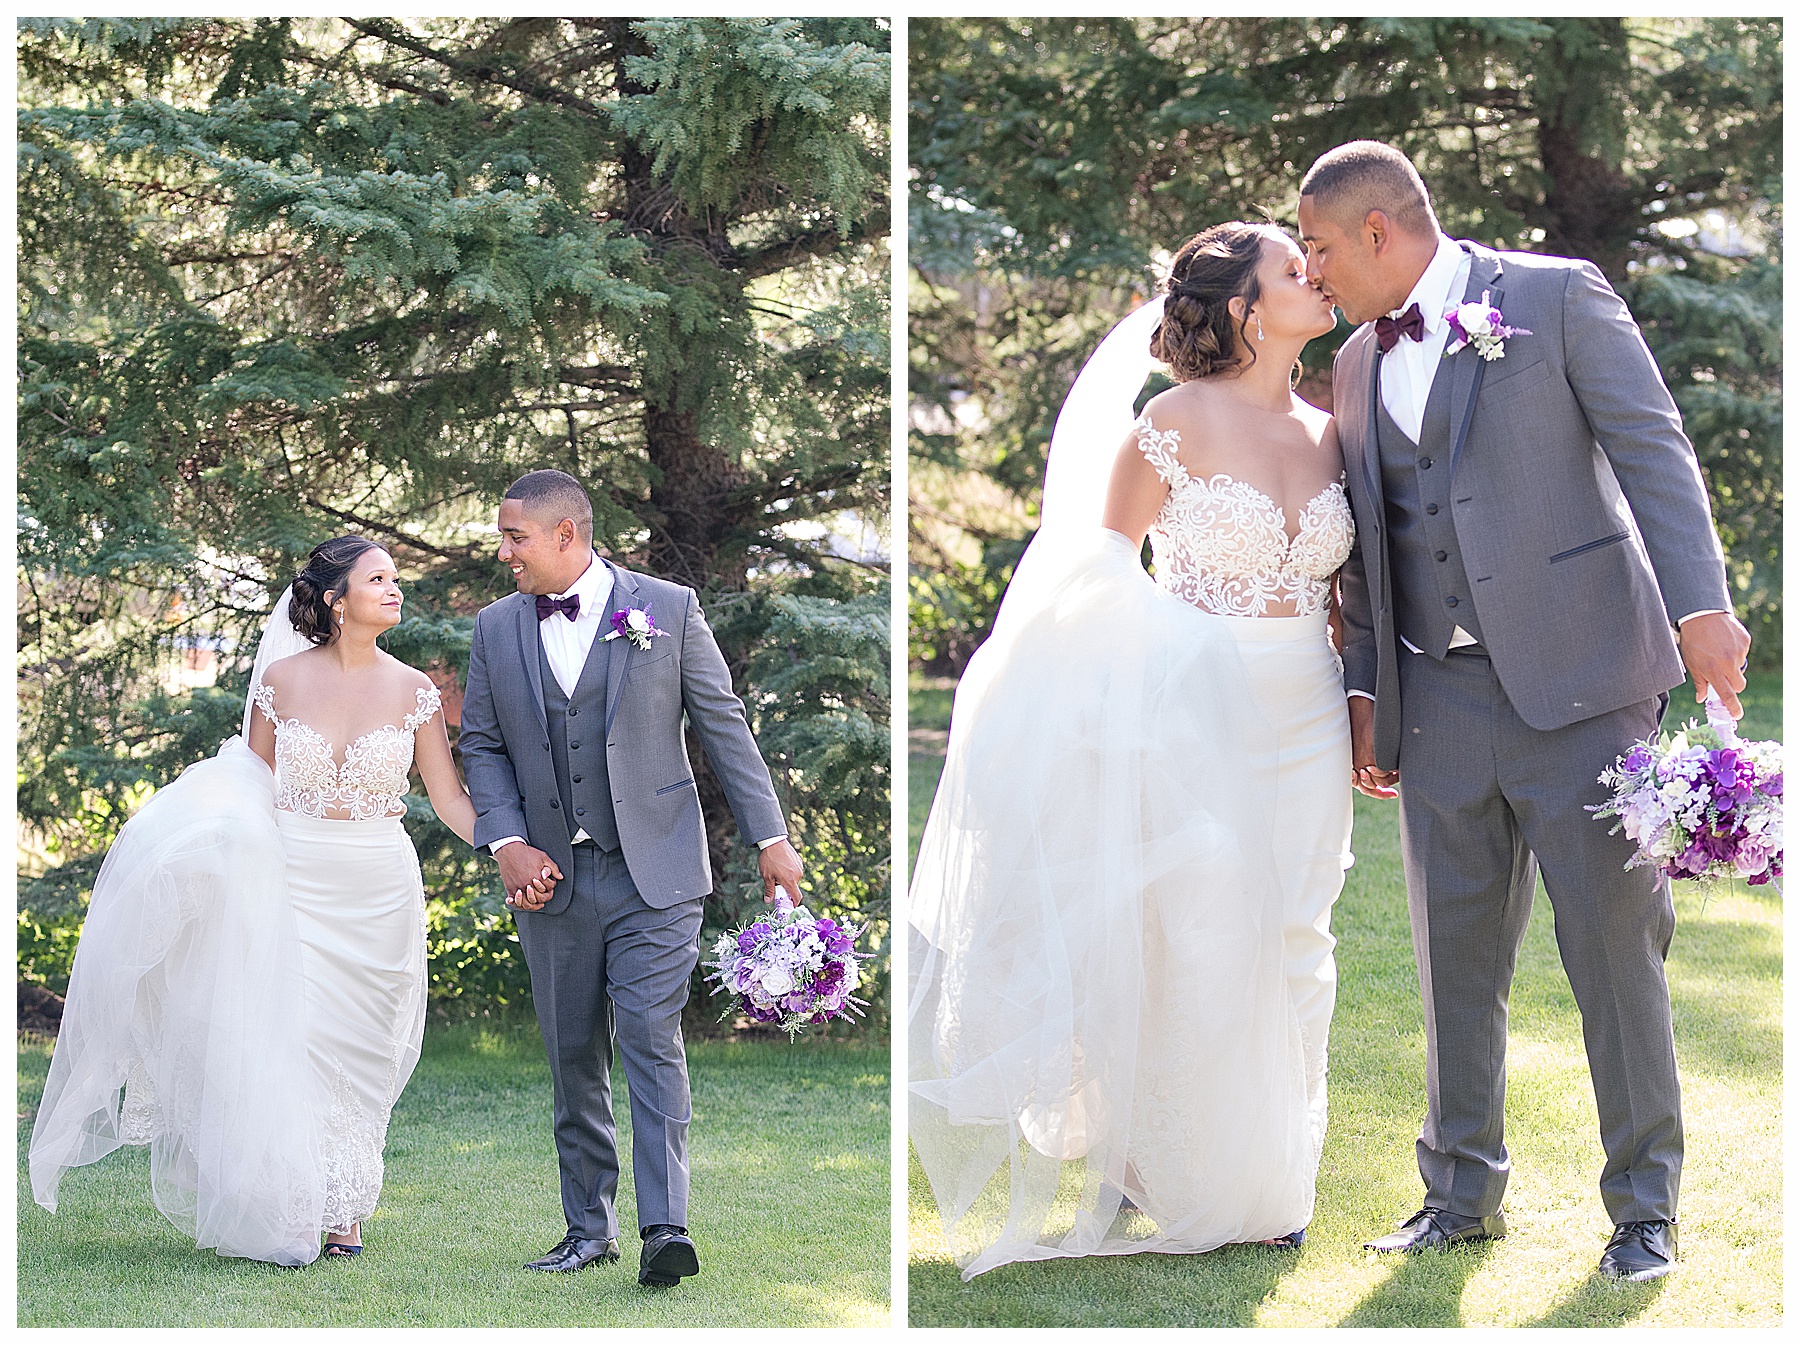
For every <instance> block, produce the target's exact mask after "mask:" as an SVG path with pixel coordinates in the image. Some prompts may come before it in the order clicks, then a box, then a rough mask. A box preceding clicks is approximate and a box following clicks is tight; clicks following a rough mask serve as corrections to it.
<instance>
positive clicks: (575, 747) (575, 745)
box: [569, 743, 581, 752]
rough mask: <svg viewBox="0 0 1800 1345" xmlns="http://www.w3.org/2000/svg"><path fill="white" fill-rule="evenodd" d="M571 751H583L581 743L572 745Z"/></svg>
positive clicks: (570, 746)
mask: <svg viewBox="0 0 1800 1345" xmlns="http://www.w3.org/2000/svg"><path fill="white" fill-rule="evenodd" d="M569 750H570V751H571V752H579V751H580V750H581V744H580V743H570V744H569Z"/></svg>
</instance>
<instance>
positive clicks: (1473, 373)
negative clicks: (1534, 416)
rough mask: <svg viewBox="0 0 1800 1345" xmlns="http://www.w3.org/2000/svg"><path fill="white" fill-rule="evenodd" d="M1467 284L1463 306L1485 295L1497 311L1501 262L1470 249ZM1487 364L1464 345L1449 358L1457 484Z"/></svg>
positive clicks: (1452, 470)
mask: <svg viewBox="0 0 1800 1345" xmlns="http://www.w3.org/2000/svg"><path fill="white" fill-rule="evenodd" d="M1469 254H1470V264H1469V283H1468V284H1467V285H1466V286H1464V288H1463V296H1462V302H1464V303H1475V302H1478V301H1479V300H1480V298H1481V296H1482V293H1483V292H1484V291H1485V292H1486V293H1487V296H1488V303H1489V304H1490V305H1492V306H1493V307H1495V308H1498V307H1500V294H1501V290H1500V281H1501V275H1502V272H1501V267H1500V259H1499V258H1498V257H1496V256H1495V255H1494V254H1493V253H1491V252H1489V251H1487V250H1486V249H1485V248H1470V249H1469ZM1487 365H1488V362H1487V361H1486V360H1484V359H1482V358H1481V354H1480V352H1478V351H1477V350H1476V349H1475V347H1474V346H1473V345H1466V346H1464V347H1463V348H1462V349H1461V350H1459V351H1457V352H1456V354H1454V355H1452V356H1451V357H1450V375H1451V382H1450V414H1451V416H1452V420H1451V422H1450V479H1451V480H1452V481H1455V480H1456V465H1457V463H1459V462H1460V461H1461V460H1462V450H1463V440H1465V439H1467V438H1468V437H1469V422H1470V421H1471V420H1473V419H1474V417H1475V398H1476V397H1477V396H1479V395H1480V393H1481V377H1482V375H1483V373H1485V372H1486V370H1487Z"/></svg>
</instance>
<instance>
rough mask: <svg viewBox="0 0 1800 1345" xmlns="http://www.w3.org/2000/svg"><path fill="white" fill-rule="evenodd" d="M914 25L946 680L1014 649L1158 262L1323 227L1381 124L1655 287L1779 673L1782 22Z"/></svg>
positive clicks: (1470, 202) (914, 236)
mask: <svg viewBox="0 0 1800 1345" xmlns="http://www.w3.org/2000/svg"><path fill="white" fill-rule="evenodd" d="M910 34H911V36H910V61H911V66H912V71H911V85H910V95H911V98H910V113H909V116H910V124H911V135H910V144H911V156H912V160H913V164H914V167H915V173H914V177H913V191H912V198H911V201H910V202H909V219H910V256H911V258H912V261H913V265H914V275H913V279H912V303H911V305H910V312H909V321H910V324H911V330H910V337H911V340H910V360H911V376H912V393H911V395H912V416H911V420H912V424H913V426H914V432H913V437H912V443H911V451H912V455H913V460H914V462H915V464H916V465H915V471H914V474H913V482H914V485H913V491H914V498H913V500H912V501H911V505H912V508H911V518H912V535H911V538H910V553H911V555H912V557H913V566H914V575H913V579H914V582H913V606H914V609H915V618H914V621H913V626H912V629H913V630H914V631H915V632H916V633H917V635H916V636H915V643H914V645H913V647H912V648H911V650H910V651H909V652H910V655H911V657H912V658H913V660H914V661H915V663H916V664H918V665H919V666H926V667H929V668H931V669H932V670H933V671H936V672H956V671H959V670H960V668H961V666H962V661H963V660H965V659H966V657H967V653H968V651H970V650H972V649H973V648H974V647H975V646H976V645H978V644H979V643H980V641H981V639H982V638H984V637H985V635H986V633H987V629H988V627H989V625H990V624H991V622H992V616H993V601H990V600H989V598H988V597H987V596H985V595H992V598H993V599H996V600H997V596H998V592H999V589H1000V587H1001V582H1000V581H1001V579H1002V577H1003V574H1004V571H1005V569H1006V568H1007V567H1009V566H1010V564H1011V563H1012V561H1013V559H1014V558H1015V557H1016V548H1017V546H1018V544H1019V543H1021V542H1022V541H1023V540H1025V539H1026V538H1028V537H1029V535H1030V532H1031V530H1032V528H1033V526H1034V525H1035V509H1036V501H1037V491H1038V487H1039V483H1040V482H1041V480H1042V474H1043V459H1044V453H1045V451H1046V449H1047V447H1048V444H1049V439H1050V431H1051V428H1052V425H1053V423H1054V418H1055V413H1056V409H1057V407H1058V406H1059V405H1060V403H1061V401H1062V398H1063V395H1064V394H1065V393H1066V391H1067V389H1068V386H1069V384H1070V382H1071V381H1072V380H1073V378H1074V375H1075V373H1076V371H1077V370H1078V369H1079V367H1080V363H1081V361H1082V360H1083V359H1085V358H1086V356H1087V354H1088V353H1089V352H1090V351H1091V350H1092V349H1093V347H1094V345H1095V344H1096V343H1097V342H1098V340H1099V338H1100V336H1101V335H1102V334H1103V333H1104V332H1105V330H1106V329H1107V328H1109V327H1110V326H1111V325H1112V324H1113V323H1114V322H1115V321H1117V319H1118V318H1119V317H1121V316H1123V314H1124V313H1125V312H1126V311H1128V310H1129V309H1130V308H1131V307H1132V306H1133V305H1134V304H1136V303H1137V302H1139V301H1140V299H1141V298H1142V297H1143V296H1146V295H1148V294H1149V293H1150V292H1151V290H1152V288H1153V286H1154V283H1155V278H1156V272H1155V268H1156V263H1157V259H1158V258H1159V257H1162V258H1164V259H1165V260H1166V256H1167V254H1169V253H1171V252H1173V251H1174V250H1175V249H1176V248H1177V247H1178V246H1179V244H1180V243H1181V241H1182V240H1183V239H1185V238H1187V237H1188V236H1190V235H1191V234H1193V233H1195V232H1197V231H1199V230H1201V229H1203V228H1206V227H1207V226H1209V225H1212V224H1215V223H1218V222H1220V221H1222V220H1228V219H1239V218H1259V217H1262V216H1263V215H1265V214H1266V215H1268V216H1271V217H1273V218H1274V219H1276V220H1277V221H1278V222H1281V223H1283V224H1285V225H1286V226H1288V227H1289V228H1290V229H1291V228H1292V227H1293V226H1294V223H1295V220H1294V211H1295V209H1296V206H1297V194H1298V189H1299V181H1300V177H1301V176H1302V175H1303V174H1304V173H1305V171H1306V169H1307V167H1308V166H1309V165H1310V164H1311V163H1312V161H1313V159H1314V158H1315V157H1317V155H1319V154H1320V153H1322V152H1323V151H1325V150H1326V149H1329V148H1331V147H1332V146H1333V145H1336V144H1340V143H1342V142H1343V141H1346V140H1351V139H1355V138H1358V137H1365V136H1366V137H1371V138H1375V139H1381V140H1385V141H1387V142H1389V143H1391V144H1394V145H1396V146H1398V147H1399V148H1401V149H1402V150H1404V151H1405V152H1406V153H1407V154H1408V155H1410V156H1411V157H1412V159H1413V161H1414V162H1415V163H1416V164H1417V165H1418V167H1419V170H1420V171H1421V173H1423V174H1424V176H1425V178H1426V180H1427V182H1428V183H1429V184H1430V186H1431V189H1432V194H1433V200H1434V203H1435V204H1436V207H1437V210H1438V214H1439V217H1440V219H1441V221H1442V223H1443V225H1444V228H1445V230H1446V231H1447V232H1449V233H1450V234H1452V235H1453V236H1458V237H1471V238H1476V239H1479V240H1481V241H1483V242H1485V243H1490V244H1494V245H1497V246H1500V247H1506V248H1524V249H1529V250H1535V251H1542V252H1549V253H1555V254H1558V255H1563V256H1578V257H1586V258H1589V259H1591V260H1593V261H1594V262H1595V263H1596V264H1597V265H1599V266H1600V267H1601V269H1602V270H1603V271H1605V273H1606V274H1607V276H1608V278H1609V279H1610V280H1611V281H1612V283H1613V285H1614V286H1615V287H1616V288H1618V289H1619V291H1620V292H1621V293H1622V294H1623V295H1624V296H1625V298H1626V299H1627V301H1628V302H1629V303H1630V304H1631V305H1632V307H1633V310H1634V312H1635V313H1636V314H1637V316H1638V317H1639V319H1640V320H1641V321H1642V323H1643V325H1644V329H1645V335H1646V338H1647V339H1648V341H1649V342H1650V345H1651V348H1652V350H1653V351H1654V353H1655V354H1656V356H1657V359H1658V361H1659V363H1660V364H1661V367H1662V370H1663V374H1664V377H1665V378H1666V379H1667V381H1668V383H1669V385H1670V387H1671V389H1672V390H1673V391H1674V393H1675V396H1676V398H1677V401H1678V402H1679V403H1680V404H1681V407H1682V410H1683V411H1684V413H1685V414H1686V415H1687V417H1688V429H1689V432H1690V434H1691V435H1692V437H1693V438H1694V440H1695V445H1696V448H1697V450H1698V451H1699V454H1700V458H1701V463H1702V466H1703V469H1704V470H1705V473H1706V476H1707V481H1708V484H1709V486H1710V487H1711V489H1712V494H1713V503H1714V508H1715V513H1716V516H1717V518H1718V521H1719V526H1720V532H1721V534H1722V536H1723V537H1724V540H1725V542H1726V545H1727V546H1728V548H1729V549H1730V553H1731V559H1732V567H1733V582H1734V584H1735V585H1736V596H1737V601H1738V606H1739V612H1740V615H1742V616H1743V617H1744V618H1745V620H1746V621H1747V622H1748V623H1749V624H1750V625H1751V627H1752V630H1753V632H1754V634H1755V636H1756V645H1755V649H1754V657H1755V658H1756V659H1757V661H1758V663H1759V665H1761V666H1770V667H1773V666H1776V665H1777V664H1778V662H1779V658H1780V646H1781V639H1780V611H1781V579H1780V565H1779V535H1780V509H1781V486H1780V481H1781V461H1780V452H1781V450H1780V442H1781V441H1780V399H1779V390H1780V376H1781V350H1780V342H1779V332H1780V327H1779V311H1780V306H1779V295H1780V288H1781V286H1780V276H1781V255H1780V244H1779V235H1780V202H1781V192H1780V171H1781V169H1780V163H1781V68H1782V67H1781V25H1780V22H1779V20H1776V19H1737V18H1720V19H1588V18H1566V19H1520V18H1504V19H1467V18H1455V19H1303V18H1220V19H1202V20H1191V19H921V20H916V21H914V23H913V25H912V28H911V30H910ZM1347 334H1348V332H1347V330H1346V329H1345V328H1344V327H1343V326H1342V324H1340V327H1339V331H1338V332H1337V333H1336V334H1334V335H1332V336H1329V337H1326V338H1324V339H1322V340H1320V341H1317V342H1314V343H1313V345H1312V347H1309V349H1308V351H1307V353H1306V356H1305V360H1306V369H1307V374H1306V382H1305V383H1304V384H1303V386H1302V391H1303V392H1304V393H1305V394H1306V395H1308V396H1310V397H1313V398H1314V399H1316V400H1325V399H1328V398H1329V392H1330V389H1329V378H1328V373H1329V369H1330V361H1331V357H1332V355H1333V353H1334V351H1335V349H1336V347H1337V345H1338V344H1339V343H1340V342H1341V340H1342V339H1343V337H1344V336H1345V335H1347ZM997 543H1011V544H1012V545H1010V546H997V545H996V544H997ZM934 602H942V603H943V604H944V606H943V607H942V609H941V610H940V611H938V612H937V613H934V614H927V613H926V612H925V608H926V607H927V606H928V605H929V604H931V603H934Z"/></svg>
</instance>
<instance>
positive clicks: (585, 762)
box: [538, 616, 619, 850]
mask: <svg viewBox="0 0 1800 1345" xmlns="http://www.w3.org/2000/svg"><path fill="white" fill-rule="evenodd" d="M549 619H550V620H551V621H562V620H565V618H564V617H562V616H553V617H551V618H549ZM610 661H611V660H610V659H608V658H607V650H606V646H605V645H604V644H602V643H601V641H600V637H599V636H598V635H596V636H595V637H594V647H593V648H592V649H591V650H590V651H589V657H588V661H587V666H586V667H584V668H583V669H582V670H581V680H580V681H578V682H576V684H575V695H574V697H573V700H572V701H571V698H570V697H568V696H566V695H564V694H563V689H562V686H561V685H560V684H559V683H558V682H557V680H556V674H555V673H553V672H551V671H550V659H549V656H548V655H546V654H545V653H544V644H543V641H541V640H540V641H539V642H538V668H539V671H540V672H542V674H543V677H544V718H545V719H546V721H547V722H548V724H549V728H550V760H551V762H552V764H553V765H554V766H555V767H556V792H557V793H558V794H559V795H560V796H561V798H562V815H563V819H564V820H565V821H566V822H567V823H568V825H569V835H570V836H571V837H573V836H574V835H575V833H576V832H577V831H579V830H581V829H582V828H586V830H587V834H588V835H589V836H591V837H593V838H594V842H595V843H596V844H597V845H599V846H600V848H601V849H603V850H617V849H618V848H619V824H618V821H617V819H616V818H615V817H614V816H613V803H612V782H611V781H610V780H608V779H607V775H606V665H607V664H608V663H609V662H610Z"/></svg>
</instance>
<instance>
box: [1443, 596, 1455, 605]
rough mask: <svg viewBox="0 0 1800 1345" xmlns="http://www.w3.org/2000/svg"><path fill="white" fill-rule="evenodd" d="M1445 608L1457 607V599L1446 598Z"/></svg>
mask: <svg viewBox="0 0 1800 1345" xmlns="http://www.w3.org/2000/svg"><path fill="white" fill-rule="evenodd" d="M1444 606H1446V607H1454V606H1456V599H1455V598H1454V597H1450V598H1445V599H1444Z"/></svg>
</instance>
